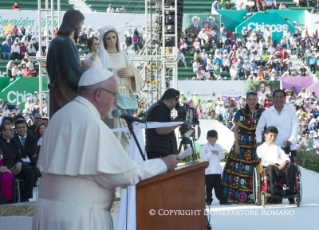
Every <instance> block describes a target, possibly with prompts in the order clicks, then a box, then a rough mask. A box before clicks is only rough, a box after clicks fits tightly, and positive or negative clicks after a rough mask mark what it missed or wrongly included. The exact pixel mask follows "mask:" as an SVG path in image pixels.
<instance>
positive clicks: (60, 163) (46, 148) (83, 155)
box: [32, 97, 167, 230]
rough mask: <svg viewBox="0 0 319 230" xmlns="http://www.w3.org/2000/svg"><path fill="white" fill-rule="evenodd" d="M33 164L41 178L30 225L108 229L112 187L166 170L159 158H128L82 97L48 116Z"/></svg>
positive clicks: (39, 229) (57, 229)
mask: <svg viewBox="0 0 319 230" xmlns="http://www.w3.org/2000/svg"><path fill="white" fill-rule="evenodd" d="M38 167H39V168H40V170H41V171H42V172H43V177H42V180H41V186H40V192H39V198H38V200H37V202H36V205H35V207H34V210H33V223H32V229H33V230H43V229H45V230H82V229H83V230H88V229H94V230H102V229H103V230H112V229H113V223H112V218H111V215H110V209H111V206H112V203H113V198H114V188H115V187H118V186H120V187H125V186H128V185H135V184H137V183H138V182H139V181H140V180H144V179H147V178H150V177H153V176H155V175H158V174H161V173H164V172H166V171H167V167H166V165H165V163H164V162H163V161H162V160H161V159H154V160H147V161H144V162H142V163H139V164H137V163H136V162H134V161H132V160H131V159H130V158H129V157H128V155H127V153H126V152H125V151H124V149H123V148H122V146H121V145H120V143H119V142H118V140H117V139H116V137H115V136H114V134H113V133H112V132H111V130H110V129H109V128H108V127H107V126H106V125H105V124H104V122H103V121H102V120H101V118H100V114H99V112H98V111H97V109H96V108H95V107H94V106H93V105H92V104H91V103H90V102H89V101H88V100H86V99H85V98H83V97H76V98H75V99H74V100H73V101H72V102H70V103H68V104H67V105H66V106H64V107H63V108H62V109H60V110H59V111H58V112H57V113H56V114H54V116H53V117H52V119H51V121H50V123H49V126H48V128H47V129H46V132H45V134H44V137H43V141H42V146H41V151H40V154H39V160H38Z"/></svg>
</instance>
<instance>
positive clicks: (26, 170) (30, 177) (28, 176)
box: [15, 163, 34, 200]
mask: <svg viewBox="0 0 319 230" xmlns="http://www.w3.org/2000/svg"><path fill="white" fill-rule="evenodd" d="M15 177H16V178H18V179H23V185H24V186H23V189H22V190H21V191H20V194H21V200H25V199H30V198H32V193H33V185H34V172H33V169H32V167H31V166H30V165H28V164H27V163H22V166H21V171H20V173H19V174H18V175H15Z"/></svg>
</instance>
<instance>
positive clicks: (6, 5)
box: [1, 0, 73, 11]
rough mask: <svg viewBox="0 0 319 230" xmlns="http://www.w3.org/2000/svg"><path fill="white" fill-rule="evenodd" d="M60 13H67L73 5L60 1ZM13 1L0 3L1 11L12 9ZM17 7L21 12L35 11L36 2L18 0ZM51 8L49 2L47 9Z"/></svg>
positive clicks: (67, 1) (43, 4)
mask: <svg viewBox="0 0 319 230" xmlns="http://www.w3.org/2000/svg"><path fill="white" fill-rule="evenodd" d="M60 2H61V4H60V6H61V11H67V10H69V9H72V8H73V4H69V0H60ZM13 3H14V1H1V10H10V9H12V5H13ZM56 3H57V1H56V0H54V6H55V7H54V10H57V4H56ZM41 4H42V8H44V7H45V1H42V3H41ZM19 5H20V7H21V10H37V9H38V1H37V0H19ZM50 6H51V1H49V7H50Z"/></svg>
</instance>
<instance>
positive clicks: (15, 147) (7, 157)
mask: <svg viewBox="0 0 319 230" xmlns="http://www.w3.org/2000/svg"><path fill="white" fill-rule="evenodd" d="M0 150H1V153H0V154H2V156H3V160H4V164H3V165H4V166H6V167H7V168H8V169H9V170H10V169H11V168H12V167H13V166H14V165H15V164H16V163H18V162H21V164H22V160H21V153H20V143H19V142H17V140H15V139H14V138H13V139H11V140H10V141H9V142H8V141H7V140H6V139H4V138H3V137H0Z"/></svg>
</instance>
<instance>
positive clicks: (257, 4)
mask: <svg viewBox="0 0 319 230" xmlns="http://www.w3.org/2000/svg"><path fill="white" fill-rule="evenodd" d="M222 2H223V1H222ZM222 2H221V4H222ZM294 2H295V3H296V6H299V7H305V6H307V1H306V0H294ZM308 3H309V6H313V7H316V6H317V5H318V4H319V2H318V1H317V0H309V1H308ZM221 4H219V3H218V1H214V2H213V4H212V8H211V9H212V12H214V11H216V10H221V9H224V10H232V6H231V4H230V2H229V1H227V2H226V4H225V6H224V8H222V7H221ZM236 9H237V10H244V9H246V10H248V12H266V11H267V10H269V9H278V10H290V7H289V6H286V5H285V3H284V2H280V3H279V4H278V3H277V1H276V0H248V1H247V2H245V3H244V2H241V3H239V4H237V6H236Z"/></svg>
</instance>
